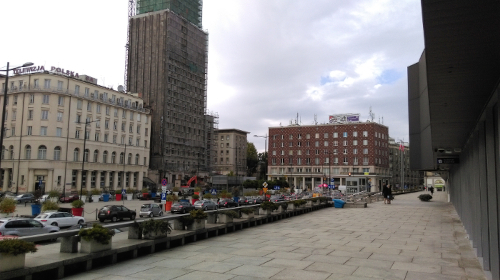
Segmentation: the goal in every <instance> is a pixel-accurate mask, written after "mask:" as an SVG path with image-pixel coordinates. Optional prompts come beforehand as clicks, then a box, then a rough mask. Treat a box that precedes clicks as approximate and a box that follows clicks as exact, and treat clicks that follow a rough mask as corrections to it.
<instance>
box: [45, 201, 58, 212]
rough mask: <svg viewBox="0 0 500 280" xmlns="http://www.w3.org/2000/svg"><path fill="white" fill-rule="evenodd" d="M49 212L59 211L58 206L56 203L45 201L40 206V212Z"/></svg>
mask: <svg viewBox="0 0 500 280" xmlns="http://www.w3.org/2000/svg"><path fill="white" fill-rule="evenodd" d="M50 210H56V211H57V210H59V205H58V204H57V203H56V202H52V201H50V200H47V201H45V202H44V203H43V204H42V212H45V211H50Z"/></svg>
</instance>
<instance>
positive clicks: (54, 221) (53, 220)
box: [35, 212, 85, 227]
mask: <svg viewBox="0 0 500 280" xmlns="http://www.w3.org/2000/svg"><path fill="white" fill-rule="evenodd" d="M35 221H39V222H40V223H42V224H43V225H45V226H48V225H51V226H57V227H71V226H76V225H83V224H85V218H84V217H80V216H73V215H71V214H70V213H66V212H45V213H42V214H40V215H38V216H37V217H36V218H35Z"/></svg>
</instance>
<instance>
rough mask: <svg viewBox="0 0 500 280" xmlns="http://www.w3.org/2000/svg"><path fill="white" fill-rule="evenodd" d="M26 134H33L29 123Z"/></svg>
mask: <svg viewBox="0 0 500 280" xmlns="http://www.w3.org/2000/svg"><path fill="white" fill-rule="evenodd" d="M27 134H28V135H33V127H32V126H31V125H29V126H28V131H27Z"/></svg>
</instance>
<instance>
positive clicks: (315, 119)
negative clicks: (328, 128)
mask: <svg viewBox="0 0 500 280" xmlns="http://www.w3.org/2000/svg"><path fill="white" fill-rule="evenodd" d="M317 124H318V116H317V115H316V114H314V125H317Z"/></svg>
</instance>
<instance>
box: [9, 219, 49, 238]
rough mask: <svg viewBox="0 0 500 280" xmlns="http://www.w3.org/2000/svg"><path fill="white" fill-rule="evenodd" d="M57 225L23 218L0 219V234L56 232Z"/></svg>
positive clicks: (23, 234) (25, 234) (24, 234)
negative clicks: (48, 224) (45, 224)
mask: <svg viewBox="0 0 500 280" xmlns="http://www.w3.org/2000/svg"><path fill="white" fill-rule="evenodd" d="M58 231H59V227H56V226H44V225H43V224H42V223H40V222H39V221H35V220H31V219H23V218H4V219H0V236H4V235H14V236H28V235H36V234H43V233H51V232H58Z"/></svg>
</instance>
